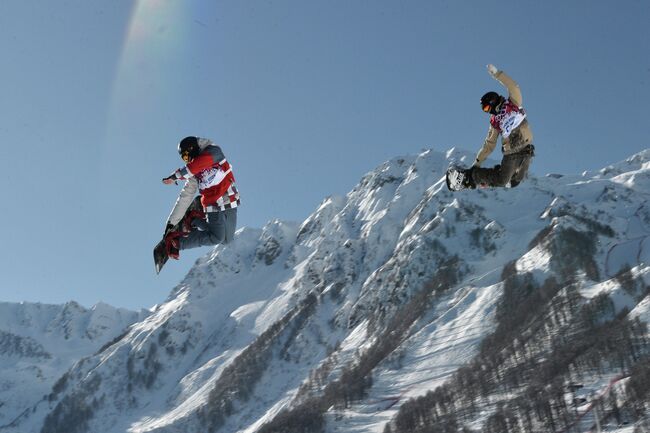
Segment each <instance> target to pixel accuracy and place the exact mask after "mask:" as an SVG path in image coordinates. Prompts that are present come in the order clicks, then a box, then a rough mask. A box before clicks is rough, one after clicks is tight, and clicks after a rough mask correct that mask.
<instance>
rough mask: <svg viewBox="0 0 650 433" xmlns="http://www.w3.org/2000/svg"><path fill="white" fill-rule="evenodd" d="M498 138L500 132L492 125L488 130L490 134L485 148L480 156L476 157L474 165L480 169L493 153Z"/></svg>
mask: <svg viewBox="0 0 650 433" xmlns="http://www.w3.org/2000/svg"><path fill="white" fill-rule="evenodd" d="M498 138H499V131H498V130H496V129H495V128H494V127H493V126H492V125H490V129H488V134H487V137H485V142H484V143H483V147H481V150H479V151H478V155H476V160H475V161H474V165H475V166H476V167H480V166H481V164H482V163H483V161H485V159H486V158H487V157H488V156H489V155H490V154H491V153H492V151H493V150H494V148H495V147H496V145H497V139H498Z"/></svg>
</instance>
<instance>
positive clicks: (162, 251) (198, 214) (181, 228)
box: [153, 195, 205, 274]
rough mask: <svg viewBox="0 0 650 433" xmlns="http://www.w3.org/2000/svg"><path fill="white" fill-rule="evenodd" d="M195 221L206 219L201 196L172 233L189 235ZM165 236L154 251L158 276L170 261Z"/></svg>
mask: <svg viewBox="0 0 650 433" xmlns="http://www.w3.org/2000/svg"><path fill="white" fill-rule="evenodd" d="M194 219H205V213H204V212H203V206H202V205H201V196H200V195H199V196H196V198H195V199H194V201H192V203H191V204H190V206H189V207H188V208H187V210H186V211H185V215H183V218H182V219H181V220H180V222H179V223H178V224H176V225H175V226H174V227H172V229H171V230H170V232H181V233H183V234H184V235H186V234H188V233H189V232H190V231H191V230H192V220H194ZM166 234H167V232H166V233H165V235H166ZM165 235H163V238H162V239H161V240H160V242H158V244H157V245H156V246H155V247H154V249H153V262H154V265H155V267H156V274H159V273H160V271H161V270H162V268H163V266H165V263H167V260H169V255H167V246H166V245H165Z"/></svg>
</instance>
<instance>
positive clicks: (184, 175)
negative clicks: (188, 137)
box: [169, 138, 240, 224]
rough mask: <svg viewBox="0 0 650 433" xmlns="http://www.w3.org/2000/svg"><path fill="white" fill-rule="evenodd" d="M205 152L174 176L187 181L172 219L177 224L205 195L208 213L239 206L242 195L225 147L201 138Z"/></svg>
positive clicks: (202, 148)
mask: <svg viewBox="0 0 650 433" xmlns="http://www.w3.org/2000/svg"><path fill="white" fill-rule="evenodd" d="M199 146H200V147H201V153H200V154H199V156H197V157H196V158H194V159H192V161H190V162H189V163H188V164H187V165H186V166H185V167H182V168H179V169H178V170H176V171H175V172H174V174H173V176H174V177H175V178H176V179H179V180H187V182H186V183H185V186H184V187H183V190H182V191H181V193H180V195H179V197H178V200H177V201H176V205H175V206H174V209H173V210H172V213H171V215H170V216H169V222H170V223H172V224H176V223H177V222H178V221H180V220H181V219H182V218H183V215H184V214H185V211H186V210H187V208H188V207H189V205H190V203H191V202H192V200H193V199H194V197H195V196H196V192H197V189H198V192H199V193H200V194H201V204H202V205H203V208H204V209H205V211H206V212H216V211H223V210H226V209H231V208H235V207H237V206H238V205H239V203H240V200H239V192H238V191H237V187H236V186H235V176H234V175H233V172H232V167H231V166H230V163H229V162H228V161H227V160H226V157H225V156H224V154H223V152H222V150H221V148H220V147H219V146H217V145H216V144H214V143H212V142H211V141H210V140H207V139H203V138H199Z"/></svg>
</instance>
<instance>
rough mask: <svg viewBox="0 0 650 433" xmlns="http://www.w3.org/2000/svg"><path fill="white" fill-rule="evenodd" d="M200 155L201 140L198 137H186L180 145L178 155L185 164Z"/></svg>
mask: <svg viewBox="0 0 650 433" xmlns="http://www.w3.org/2000/svg"><path fill="white" fill-rule="evenodd" d="M199 153H201V148H200V147H199V139H198V138H196V137H185V138H184V139H182V140H181V142H180V143H178V154H179V155H180V156H181V158H182V159H183V161H185V162H188V161H190V160H191V159H194V158H196V157H197V156H199Z"/></svg>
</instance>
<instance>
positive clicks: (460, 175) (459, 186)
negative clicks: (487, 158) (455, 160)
mask: <svg viewBox="0 0 650 433" xmlns="http://www.w3.org/2000/svg"><path fill="white" fill-rule="evenodd" d="M469 171H470V169H468V168H464V167H460V166H454V165H452V166H451V167H449V168H448V169H447V173H446V175H445V181H446V182H447V188H448V189H449V191H462V190H464V189H469V188H470V187H469V186H465V185H464V181H465V178H466V177H467V176H469Z"/></svg>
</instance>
